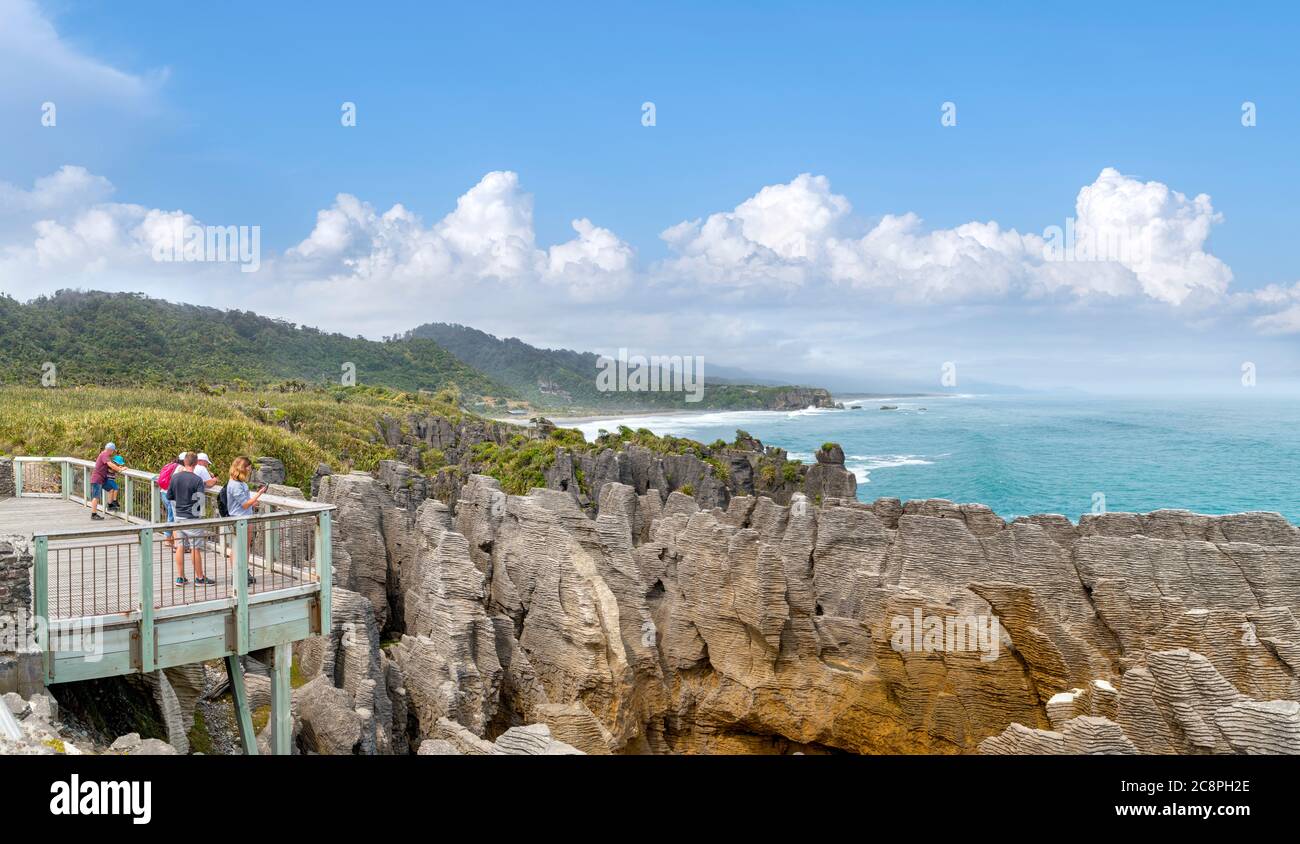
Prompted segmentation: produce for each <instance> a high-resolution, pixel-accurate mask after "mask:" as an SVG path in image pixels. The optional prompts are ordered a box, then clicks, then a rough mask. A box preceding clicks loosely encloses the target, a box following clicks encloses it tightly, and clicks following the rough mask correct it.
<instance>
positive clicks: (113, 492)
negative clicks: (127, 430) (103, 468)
mask: <svg viewBox="0 0 1300 844" xmlns="http://www.w3.org/2000/svg"><path fill="white" fill-rule="evenodd" d="M108 471H109V473H110V474H111V477H110V478H109V479H108V481H107V482H106V483H105V484H104V489H106V490H108V506H107V507H105V508H104V509H105V510H120V509H122V505H120V504H118V502H117V497H118V495H120V494H121V489H122V487H121V484H119V483H118V482H117V476H118V475H120V474H122V473H123V472H125V471H126V459H125V458H124V457H122V455H120V454H114V455H113V462H111V463H109V464H108Z"/></svg>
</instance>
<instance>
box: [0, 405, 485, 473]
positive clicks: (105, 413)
mask: <svg viewBox="0 0 1300 844" xmlns="http://www.w3.org/2000/svg"><path fill="white" fill-rule="evenodd" d="M411 412H418V413H440V414H443V415H447V416H452V417H458V416H459V415H461V411H460V410H459V409H458V408H457V407H456V404H455V398H454V396H453V395H449V394H446V393H444V394H442V395H440V396H437V397H429V396H425V395H420V394H414V393H403V392H398V391H393V390H387V389H384V388H367V387H353V388H343V387H336V388H332V389H324V388H313V389H308V390H304V391H297V392H279V391H276V390H262V391H251V390H250V391H229V392H227V393H225V394H223V395H205V394H201V393H197V392H193V391H188V392H181V391H177V390H169V389H161V388H143V389H128V388H112V387H76V388H68V387H60V388H53V389H46V388H40V387H0V454H32V455H67V456H72V457H82V458H86V459H91V458H93V457H94V456H95V454H96V453H97V452H98V450H99V448H100V447H102V445H103V444H104V443H105V442H107V441H109V440H113V441H114V442H116V443H117V445H118V447H119V448H120V449H121V450H122V454H123V456H124V457H125V458H126V461H127V464H128V465H130V466H132V467H134V468H139V469H146V470H149V471H157V470H158V469H159V468H160V467H161V466H163V465H164V464H165V463H166V462H167V461H168V460H170V459H172V458H174V457H175V456H176V454H177V452H179V451H182V450H203V451H206V452H208V454H210V455H211V456H212V458H213V463H214V465H216V466H218V467H226V466H229V465H230V461H231V460H233V459H234V458H235V457H238V456H239V455H241V454H243V455H247V456H249V457H258V456H269V457H275V458H278V459H280V460H282V461H283V462H284V464H285V468H286V471H287V473H288V482H289V483H290V484H293V485H294V486H297V487H299V488H301V489H303V490H304V492H306V491H307V490H308V489H309V488H310V484H311V478H312V474H313V473H314V472H315V470H316V466H317V465H318V464H319V463H328V464H329V465H330V466H331V467H332V468H333V469H334V471H342V470H346V469H349V468H355V469H361V470H367V471H368V470H371V469H374V468H375V467H376V466H378V464H379V461H380V460H384V459H387V458H391V457H393V456H394V455H393V451H392V449H390V448H388V447H387V446H386V445H385V444H384V442H383V440H382V439H381V437H380V436H379V423H380V420H381V419H382V418H383V417H384V416H396V417H401V416H405V415H406V414H407V413H411Z"/></svg>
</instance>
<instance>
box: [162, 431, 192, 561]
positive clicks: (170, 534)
mask: <svg viewBox="0 0 1300 844" xmlns="http://www.w3.org/2000/svg"><path fill="white" fill-rule="evenodd" d="M184 462H185V452H183V451H182V452H181V453H180V454H178V455H176V459H175V460H173V461H172V462H170V463H168V464H167V465H166V466H164V467H162V469H160V470H159V471H158V489H159V491H160V492H162V503H163V509H164V510H165V511H166V512H167V521H168V522H169V523H170V522H174V521H176V502H174V501H172V500H171V498H169V497H168V496H167V487H168V486H170V485H171V482H172V475H174V474H176V470H177V469H178V468H180V465H181V464H182V463H184ZM163 536H164V537H165V539H164V540H163V541H164V542H165V543H166V545H167V547H168V548H173V547H175V536H176V531H174V530H169V531H165V532H164V533H163Z"/></svg>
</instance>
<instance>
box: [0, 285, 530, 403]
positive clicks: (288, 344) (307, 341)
mask: <svg viewBox="0 0 1300 844" xmlns="http://www.w3.org/2000/svg"><path fill="white" fill-rule="evenodd" d="M47 361H48V362H51V363H53V364H55V366H56V367H57V375H58V382H59V384H60V385H66V386H74V385H78V384H99V385H109V386H112V385H128V384H129V385H151V386H176V385H191V386H208V385H236V384H246V385H252V386H261V385H266V384H271V383H275V382H281V381H286V380H298V381H305V382H308V383H312V384H327V385H328V384H339V383H340V377H341V375H342V373H343V366H344V364H347V363H351V364H353V365H354V366H355V368H356V369H355V371H356V381H357V383H359V384H375V385H383V386H387V387H392V388H395V389H399V390H420V389H424V390H438V389H441V388H443V387H447V386H453V385H454V386H456V387H457V388H459V390H460V392H461V393H462V394H463V395H465V396H466V397H467V398H468V397H471V396H496V397H503V398H513V397H515V394H514V392H513V391H512V390H510V389H509V388H507V387H504V386H502V385H501V384H499V383H497V382H495V381H493V380H492V379H491V378H488V377H487V376H485V375H483V374H482V373H480V372H478V371H475V370H474V369H472V368H471V367H469V366H466V365H465V364H464V363H462V362H461V361H460V360H458V359H457V358H456V357H455V356H454V355H452V354H449V353H448V352H447V351H446V350H445V349H443V348H442V347H441V346H439V345H438V344H437V343H436V342H434V341H432V340H428V339H421V338H410V339H404V340H397V341H391V342H382V343H381V342H375V341H372V340H366V339H363V338H359V337H356V338H354V337H346V336H344V335H342V334H329V333H326V332H323V331H319V330H317V329H315V328H308V327H305V326H297V325H294V324H293V323H289V322H284V321H281V320H275V319H269V318H267V317H263V316H258V315H257V314H253V313H249V312H247V311H221V310H217V309H215V308H203V307H197V306H194V305H179V304H173V303H171V302H164V301H162V300H158V299H149V298H146V297H145V296H143V295H141V294H133V293H99V292H76V291H60V292H59V293H57V294H55V295H54V296H49V297H41V298H39V299H34V300H32V301H31V302H28V303H20V302H18V301H16V300H14V299H12V298H9V297H4V296H0V383H7V384H25V385H36V384H39V383H40V379H41V374H42V366H43V365H44V364H45V363H46V362H47Z"/></svg>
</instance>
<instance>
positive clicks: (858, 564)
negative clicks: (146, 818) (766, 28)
mask: <svg viewBox="0 0 1300 844" xmlns="http://www.w3.org/2000/svg"><path fill="white" fill-rule="evenodd" d="M836 457H837V455H836V454H835V453H834V451H833V449H830V450H828V453H827V455H826V461H825V462H824V463H822V464H819V465H825V466H827V467H830V468H835V469H838V468H839V466H838V463H837V462H836ZM618 471H619V473H620V474H619V477H622V476H623V475H622V473H623V471H624V469H623V467H618ZM400 477H402V475H401V474H400V472H396V471H395V469H389V470H387V471H386V473H385V478H386V480H385V482H381V481H379V480H376V479H375V478H370V477H368V476H364V475H348V476H341V477H332V478H326V479H324V481H323V483H322V492H323V495H328V497H329V500H332V501H335V502H336V503H338V504H339V505H340V509H339V513H338V517H337V530H336V539H335V542H336V555H337V556H336V566H337V568H339V569H341V571H340V572H339V573H337V574H336V583H338V584H339V585H340V587H343V588H342V589H340V590H338V591H336V593H335V627H336V629H335V631H333V632H332V633H331V636H329V637H326V639H325V640H324V644H323V645H312V646H310V647H309V648H307V649H305V650H304V653H309V654H310V658H307V659H303V667H304V670H305V671H307V672H308V676H314V675H315V674H318V673H320V674H326V675H327V676H329V677H330V678H332V679H331V680H330V685H333V686H335V687H337V688H341V689H342V688H346V689H347V691H348V693H349V694H351V695H352V700H351V701H350V702H349V701H342V702H341V703H339V705H338V706H337V707H335V709H337V710H338V711H339V712H343V711H344V710H346V709H347V708H348V707H349V706H350V707H351V708H352V709H356V708H357V707H358V706H361V705H360V704H359V703H357V700H358V695H361V694H369V695H370V697H369V698H367V700H378V699H380V698H382V699H383V700H386V701H388V702H389V708H388V711H387V712H386V713H383V714H378V713H379V704H378V703H375V704H373V708H372V704H366V705H365V706H361V708H364V709H370V710H371V711H372V712H375V713H377V714H376V717H375V718H374V722H375V723H376V724H380V725H382V726H383V727H386V728H387V729H388V735H389V737H390V738H389V744H388V747H390V748H391V749H393V750H395V751H398V752H406V750H407V749H408V748H420V752H424V753H436V752H445V751H448V750H449V749H454V750H455V751H456V752H461V753H467V752H495V751H493V750H489V749H488V748H490V747H492V746H493V745H492V742H494V741H498V740H499V739H500V737H502V736H503V735H505V734H507V733H508V732H509V731H511V730H512V729H514V728H523V727H529V726H530V725H539V724H540V725H545V727H546V729H547V730H548V736H549V739H550V740H556V741H561V742H563V743H564V744H566V745H567V746H570V747H574V748H577V749H579V750H581V751H583V752H586V753H636V752H686V753H759V752H762V753H771V752H778V753H779V752H794V751H803V752H818V751H825V750H831V749H834V750H842V751H849V752H856V753H873V752H938V753H970V752H979V751H983V752H990V753H1020V752H1051V753H1058V752H1059V753H1101V752H1125V753H1128V752H1142V753H1206V752H1216V753H1248V752H1250V753H1253V752H1274V753H1277V752H1297V747H1296V744H1295V742H1296V735H1297V730H1298V729H1300V728H1298V727H1297V718H1300V704H1298V703H1297V701H1298V700H1300V685H1298V684H1300V681H1298V680H1297V673H1296V665H1297V654H1300V626H1297V621H1296V618H1297V613H1300V533H1298V532H1297V529H1296V528H1295V527H1294V526H1292V525H1290V524H1288V523H1287V522H1286V521H1285V520H1284V519H1282V518H1281V517H1279V516H1276V515H1271V514H1243V515H1236V516H1218V517H1214V516H1199V515H1194V514H1190V513H1185V512H1181V511H1158V512H1155V513H1150V514H1145V515H1134V514H1107V515H1105V516H1097V517H1085V518H1084V519H1083V520H1081V523H1080V524H1079V525H1077V526H1076V525H1073V524H1071V523H1070V522H1069V521H1068V520H1066V519H1064V518H1063V517H1060V516H1046V515H1044V516H1031V517H1025V518H1019V519H1016V520H1014V521H1012V522H1010V523H1008V522H1006V521H1004V520H1003V519H1001V518H999V517H998V516H997V515H996V514H994V513H993V512H992V511H990V510H989V509H988V508H987V507H983V506H980V505H958V504H953V503H951V502H947V501H940V500H931V501H909V502H907V503H906V504H904V503H902V502H899V501H897V500H893V499H881V500H879V501H877V502H875V503H874V504H870V505H867V504H861V503H858V502H857V501H855V500H852V499H851V498H847V497H839V496H833V495H823V498H822V500H821V504H820V506H817V505H816V503H815V501H814V500H813V499H812V498H810V497H809V496H807V495H804V494H801V493H796V494H793V495H792V496H791V498H790V501H789V503H788V504H781V503H778V502H777V501H774V500H773V499H772V498H770V497H767V496H759V497H754V496H743V495H730V496H729V497H728V498H727V500H726V506H725V507H723V506H701V504H700V501H699V500H698V496H694V497H692V496H687V495H684V494H682V493H680V492H672V493H669V494H668V495H666V496H664V495H661V494H660V493H661V491H662V490H660V489H658V488H656V487H654V486H653V485H651V484H650V479H651V476H650V475H647V476H646V477H645V478H640V479H638V478H635V477H634V478H633V480H634V481H636V483H622V482H619V481H612V480H611V481H607V482H605V483H603V484H601V485H600V487H599V496H600V497H599V501H598V502H597V503H598V507H595V508H585V507H583V506H582V504H581V502H580V501H579V500H578V499H577V498H575V496H574V495H572V494H571V493H570V491H568V490H559V489H554V490H552V489H546V490H542V489H539V490H534V491H533V492H532V493H531V494H529V495H526V496H515V495H507V494H506V493H504V492H503V491H502V490H501V488H500V485H499V484H498V483H497V482H496V481H495V480H493V479H491V478H487V477H483V476H471V477H469V478H467V479H466V482H465V483H464V484H463V485H462V486H461V491H460V494H459V498H458V499H457V500H456V501H455V502H453V504H454V507H449V506H447V505H444V504H442V503H440V502H438V501H434V500H427V499H419V497H418V496H404V495H402V493H401V491H402V489H403V488H404V483H403V482H400V481H399V482H394V478H400ZM829 477H831V478H833V477H834V476H833V475H831V476H829ZM850 477H851V476H850ZM643 481H644V482H643ZM593 510H594V511H595V513H597V515H595V516H594V517H593V516H592V511H593ZM354 525H355V527H354ZM350 584H351V585H350ZM380 584H383V588H382V589H380V588H379V585H380ZM353 585H355V586H356V587H357V589H356V591H355V592H352V591H348V590H351V589H352V588H353ZM362 589H365V590H366V591H362ZM349 596H350V597H349ZM381 618H383V619H387V625H388V626H387V629H388V630H389V633H388V637H389V638H390V639H394V640H396V643H395V644H393V645H392V646H391V647H389V648H388V649H387V650H386V651H385V650H383V649H381V648H380V647H379V641H378V635H379V631H380V630H381V629H384V628H383V627H382V626H381V622H380V621H379V619H381ZM348 624H351V625H352V626H353V637H352V639H351V641H353V642H354V643H355V642H357V637H356V632H357V628H358V627H360V628H362V629H364V635H362V636H361V637H360V639H361V641H360V643H359V644H355V645H354V651H353V655H352V656H351V657H350V659H351V661H349V660H348V659H343V660H342V663H341V662H340V653H343V654H344V656H347V649H346V648H345V647H343V646H342V644H341V643H342V642H343V641H344V640H345V632H344V631H343V627H344V626H346V625H348ZM340 664H343V665H344V666H345V668H344V669H343V670H341V669H340V667H339V666H340ZM346 666H354V667H346ZM349 678H350V679H349ZM348 683H351V685H350V686H348V685H347V684H348ZM359 683H366V684H368V685H366V686H365V690H363V689H362V686H361V685H359ZM367 690H368V691H367ZM340 700H342V699H340ZM316 720H321V719H319V718H318V719H316ZM336 720H338V719H336ZM349 720H350V719H347V718H341V721H340V723H341V722H344V721H349ZM449 725H454V728H453V727H452V726H449ZM376 730H377V734H379V733H380V732H382V731H381V730H380V728H379V727H376ZM534 732H536V731H534ZM467 736H468V737H470V738H473V739H474V742H471V741H469V740H468V739H467V738H466V737H467ZM350 737H351V731H350V728H348V730H347V731H345V736H344V739H345V740H344V741H343V742H342V743H341V744H338V745H337V746H338V747H342V746H344V745H346V743H347V740H349V739H350ZM512 740H513V739H512ZM475 742H479V744H475ZM322 746H324V745H322ZM358 746H364V743H362V744H361V745H358ZM375 746H376V747H380V746H382V742H381V741H379V740H376V742H375Z"/></svg>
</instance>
